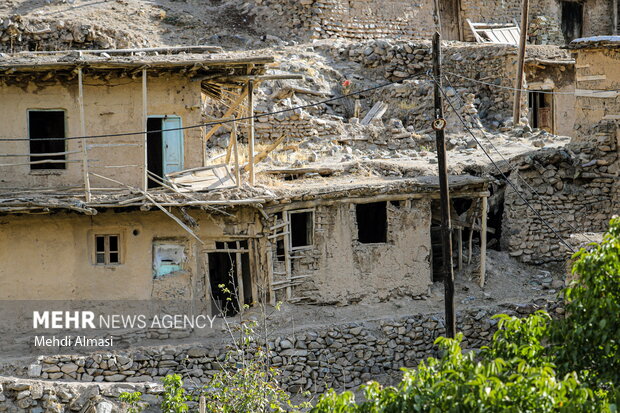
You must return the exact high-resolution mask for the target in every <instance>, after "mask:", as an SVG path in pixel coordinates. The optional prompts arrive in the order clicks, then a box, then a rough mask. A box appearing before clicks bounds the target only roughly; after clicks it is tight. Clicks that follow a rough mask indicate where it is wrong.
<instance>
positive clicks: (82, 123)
mask: <svg viewBox="0 0 620 413" xmlns="http://www.w3.org/2000/svg"><path fill="white" fill-rule="evenodd" d="M78 103H79V105H80V135H82V139H81V141H82V169H83V171H82V172H83V174H84V195H85V197H86V202H90V177H89V175H88V149H87V148H86V118H85V115H84V79H83V74H82V68H81V67H78Z"/></svg>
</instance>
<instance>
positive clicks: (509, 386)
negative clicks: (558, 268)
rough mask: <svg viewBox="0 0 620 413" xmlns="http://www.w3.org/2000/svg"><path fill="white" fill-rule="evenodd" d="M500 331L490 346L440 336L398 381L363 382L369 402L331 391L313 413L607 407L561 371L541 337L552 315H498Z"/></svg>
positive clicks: (598, 395) (585, 409)
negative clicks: (464, 345)
mask: <svg viewBox="0 0 620 413" xmlns="http://www.w3.org/2000/svg"><path fill="white" fill-rule="evenodd" d="M496 317H498V318H499V323H498V327H499V329H498V331H497V332H496V333H495V335H494V336H493V340H492V342H491V345H490V347H488V348H483V349H482V350H481V351H480V353H479V354H478V356H477V357H476V356H475V354H474V352H469V353H467V354H463V351H462V349H461V347H460V341H461V340H462V334H459V335H458V336H457V338H456V339H448V338H445V337H440V338H438V339H437V341H436V343H437V344H439V347H440V350H441V351H442V352H443V355H442V357H441V358H439V359H436V358H429V359H428V360H427V361H425V362H422V363H420V365H419V366H418V368H417V369H416V370H407V369H404V378H403V380H402V381H401V383H400V384H399V385H398V387H396V388H395V387H385V388H384V387H381V386H380V385H379V384H378V383H376V382H371V383H370V384H368V385H366V386H364V390H365V395H366V401H364V402H362V403H360V404H356V403H355V398H354V396H353V394H352V393H350V392H345V393H343V394H341V395H337V394H336V393H335V392H333V391H329V392H328V393H326V394H325V395H324V396H323V397H321V399H320V401H319V403H318V404H317V405H316V407H315V408H314V409H313V410H312V412H313V413H328V412H329V413H331V412H341V413H375V412H376V413H378V412H385V413H389V412H394V413H396V412H438V413H439V412H556V411H559V412H562V411H566V412H605V411H611V408H610V406H609V405H608V404H607V403H606V402H605V400H604V396H605V394H604V393H596V392H594V391H592V390H591V389H589V388H588V387H586V386H585V385H584V384H582V383H581V381H580V380H579V378H578V377H577V375H576V374H575V373H572V374H568V375H566V376H564V377H560V376H559V375H558V374H557V372H556V371H555V369H554V365H553V364H552V363H551V361H550V360H549V357H548V356H547V355H546V351H545V347H544V346H543V345H542V343H541V340H542V339H543V338H544V337H545V336H546V334H547V332H548V328H549V316H548V315H547V314H546V313H544V312H538V313H536V314H533V315H530V316H529V317H526V318H524V319H518V318H514V317H509V316H506V315H500V316H496Z"/></svg>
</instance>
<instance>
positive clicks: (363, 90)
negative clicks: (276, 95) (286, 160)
mask: <svg viewBox="0 0 620 413" xmlns="http://www.w3.org/2000/svg"><path fill="white" fill-rule="evenodd" d="M422 76H424V73H418V74H416V75H412V76H409V77H406V78H402V79H399V80H398V81H392V82H387V83H383V84H381V85H377V86H373V87H369V88H366V89H362V90H358V91H354V92H351V93H346V94H343V95H340V96H334V97H332V98H329V99H324V100H321V101H319V102H314V103H307V104H305V105H297V106H293V107H290V108H286V109H281V110H276V111H273V112H265V113H261V114H255V115H251V116H244V117H240V118H236V119H222V120H216V121H212V122H206V123H199V124H196V125H190V126H181V127H178V128H169V129H159V130H150V131H144V130H142V131H137V132H121V133H108V134H102V135H85V136H70V137H65V138H53V139H49V138H0V142H19V141H42V140H44V141H48V140H57V141H61V140H63V141H66V140H75V139H101V138H116V137H121V136H135V135H144V134H145V133H158V132H169V131H177V130H187V129H196V128H203V127H205V126H215V125H222V124H225V123H233V122H239V121H244V120H250V119H259V118H262V117H265V116H272V115H279V114H281V113H288V112H294V111H297V110H301V109H306V108H309V107H313V106H320V105H324V104H326V103H330V102H334V101H337V100H340V99H345V98H348V97H351V96H357V95H361V94H364V93H367V92H372V91H373V90H377V89H382V88H384V87H388V86H391V85H394V84H397V83H401V82H403V81H404V80H412V79H416V78H419V77H422Z"/></svg>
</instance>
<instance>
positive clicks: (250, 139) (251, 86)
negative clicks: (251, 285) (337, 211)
mask: <svg viewBox="0 0 620 413" xmlns="http://www.w3.org/2000/svg"><path fill="white" fill-rule="evenodd" d="M248 117H249V122H248V164H249V166H250V185H254V178H255V176H254V81H253V80H249V81H248ZM289 298H290V297H289Z"/></svg>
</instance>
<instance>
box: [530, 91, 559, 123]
mask: <svg viewBox="0 0 620 413" xmlns="http://www.w3.org/2000/svg"><path fill="white" fill-rule="evenodd" d="M552 98H553V95H551V94H549V93H542V92H536V91H532V92H529V93H528V108H529V113H528V117H529V121H530V125H531V126H532V127H533V128H538V129H544V130H546V131H547V132H550V133H553V105H552V100H551V99H552Z"/></svg>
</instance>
